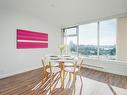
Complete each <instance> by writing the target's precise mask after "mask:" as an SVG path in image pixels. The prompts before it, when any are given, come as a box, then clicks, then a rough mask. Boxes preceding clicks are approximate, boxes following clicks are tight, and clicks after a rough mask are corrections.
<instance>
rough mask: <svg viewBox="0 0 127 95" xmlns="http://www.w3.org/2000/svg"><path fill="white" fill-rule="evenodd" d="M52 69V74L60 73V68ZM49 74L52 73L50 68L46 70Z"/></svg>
mask: <svg viewBox="0 0 127 95" xmlns="http://www.w3.org/2000/svg"><path fill="white" fill-rule="evenodd" d="M51 68H52V73H58V72H59V71H60V68H58V67H51ZM46 71H47V72H48V73H50V68H48V69H46Z"/></svg>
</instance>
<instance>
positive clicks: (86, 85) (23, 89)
mask: <svg viewBox="0 0 127 95" xmlns="http://www.w3.org/2000/svg"><path fill="white" fill-rule="evenodd" d="M65 75H66V77H65V89H62V88H60V80H59V75H56V76H55V82H54V85H55V86H54V87H55V88H54V90H53V91H52V95H72V94H74V93H75V95H127V76H121V75H115V74H111V73H105V72H101V71H97V70H92V69H88V68H82V69H81V77H80V76H79V75H77V79H76V83H75V88H74V85H73V84H72V80H73V79H72V74H71V77H70V78H69V73H66V74H65ZM41 77H42V68H40V69H36V70H33V71H29V72H25V73H22V74H18V75H15V76H11V77H8V78H4V79H0V95H48V94H46V93H48V92H49V91H48V90H47V91H46V90H45V91H43V89H45V87H46V86H47V85H49V84H48V82H47V84H46V86H43V87H42V86H40V85H43V84H42V83H41ZM45 83H46V82H45ZM72 85H73V86H72ZM39 86H40V87H39Z"/></svg>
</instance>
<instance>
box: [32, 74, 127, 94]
mask: <svg viewBox="0 0 127 95" xmlns="http://www.w3.org/2000/svg"><path fill="white" fill-rule="evenodd" d="M49 80H50V79H49ZM45 84H46V86H49V83H48V81H47V83H46V82H45ZM46 86H44V84H41V82H40V83H38V84H37V85H36V86H35V87H34V88H33V89H32V91H35V92H36V91H38V92H39V91H40V92H39V93H41V94H42V93H44V92H45V91H47V93H46V94H43V95H49V92H50V91H49V89H48V90H45V91H44V89H45V88H50V87H46ZM60 86H61V82H60V79H59V75H56V76H55V78H54V83H53V86H52V89H53V88H54V89H53V91H52V93H53V95H127V89H123V88H119V87H115V86H112V85H110V84H106V83H103V82H99V81H96V80H93V79H90V78H86V77H83V76H79V75H77V79H76V82H74V81H73V74H70V75H69V73H66V74H65V81H64V89H61V88H60ZM44 87H45V88H44ZM43 91H44V92H43ZM39 93H37V95H40V94H39Z"/></svg>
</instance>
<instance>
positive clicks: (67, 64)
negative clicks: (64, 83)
mask: <svg viewBox="0 0 127 95" xmlns="http://www.w3.org/2000/svg"><path fill="white" fill-rule="evenodd" d="M64 66H65V67H67V66H68V67H69V66H74V63H70V62H69V63H67V62H66V63H64Z"/></svg>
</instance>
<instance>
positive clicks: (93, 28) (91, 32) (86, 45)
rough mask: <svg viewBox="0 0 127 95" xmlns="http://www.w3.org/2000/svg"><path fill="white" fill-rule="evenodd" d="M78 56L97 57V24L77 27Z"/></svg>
mask: <svg viewBox="0 0 127 95" xmlns="http://www.w3.org/2000/svg"><path fill="white" fill-rule="evenodd" d="M78 53H79V55H82V56H86V57H97V23H90V24H85V25H79V47H78Z"/></svg>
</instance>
